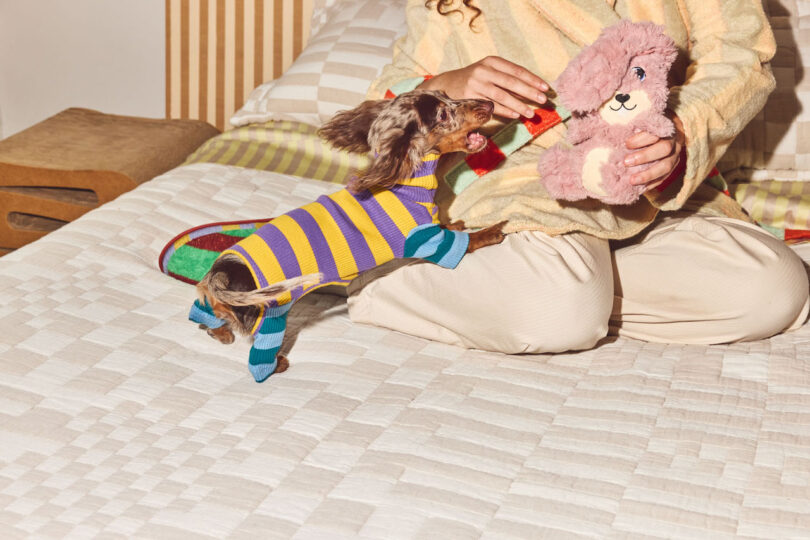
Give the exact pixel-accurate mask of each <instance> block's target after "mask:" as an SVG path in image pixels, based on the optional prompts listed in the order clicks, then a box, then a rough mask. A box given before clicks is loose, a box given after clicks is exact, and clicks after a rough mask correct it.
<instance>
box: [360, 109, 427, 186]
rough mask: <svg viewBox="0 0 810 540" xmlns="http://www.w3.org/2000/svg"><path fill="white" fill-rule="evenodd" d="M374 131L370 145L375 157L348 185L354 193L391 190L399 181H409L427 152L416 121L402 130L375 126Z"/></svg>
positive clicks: (425, 143) (425, 142)
mask: <svg viewBox="0 0 810 540" xmlns="http://www.w3.org/2000/svg"><path fill="white" fill-rule="evenodd" d="M382 127H384V129H382ZM371 131H372V133H371V135H370V136H369V142H370V143H371V145H372V146H373V148H374V151H375V155H374V157H373V158H372V161H371V164H370V165H369V166H368V168H367V169H366V170H365V171H363V172H361V173H359V174H358V175H357V176H356V177H355V178H353V179H352V180H351V181H350V182H349V189H350V190H351V191H353V192H355V193H357V192H359V191H363V190H364V189H369V188H372V187H381V188H389V187H391V186H393V185H394V184H396V183H397V181H398V180H401V179H405V178H410V177H411V175H412V174H413V172H414V171H415V170H416V169H417V168H418V167H419V164H420V163H421V161H422V155H423V154H424V153H425V151H426V145H427V139H426V138H425V137H424V135H422V134H421V133H420V130H419V124H418V122H417V121H416V120H411V121H410V122H408V123H407V124H406V125H405V126H403V127H396V126H393V125H390V124H387V125H386V126H380V125H375V126H374V127H372V129H371Z"/></svg>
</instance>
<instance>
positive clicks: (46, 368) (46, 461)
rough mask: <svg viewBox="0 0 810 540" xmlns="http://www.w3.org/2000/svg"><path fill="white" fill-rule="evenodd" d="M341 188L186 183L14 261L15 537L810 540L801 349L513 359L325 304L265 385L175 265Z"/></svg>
mask: <svg viewBox="0 0 810 540" xmlns="http://www.w3.org/2000/svg"><path fill="white" fill-rule="evenodd" d="M334 189H336V187H335V186H334V185H330V184H323V183H319V182H315V181H302V180H300V179H295V178H293V177H288V176H282V175H278V174H271V173H266V172H260V171H252V170H245V169H238V168H232V167H226V166H221V165H193V166H187V167H183V168H180V169H176V170H175V171H172V172H170V173H168V174H167V175H164V176H162V177H160V178H158V179H156V180H154V181H151V182H148V183H147V184H144V185H143V186H141V187H140V188H138V189H137V190H135V191H133V192H131V193H128V194H126V195H124V196H122V197H120V198H119V199H117V200H116V201H114V202H112V203H110V204H108V205H106V206H104V207H102V208H100V209H98V210H96V211H93V212H91V213H89V214H87V215H86V216H84V217H83V218H81V219H79V220H78V221H76V222H74V223H72V224H70V225H68V226H66V227H64V228H63V229H61V230H59V231H57V232H56V233H53V234H51V235H49V236H48V237H46V238H45V239H43V240H41V241H39V242H36V243H34V244H32V245H30V246H27V247H26V248H23V249H21V250H19V251H17V252H15V253H12V254H11V255H9V256H7V257H4V258H2V259H0V538H20V537H44V538H65V537H68V538H90V537H93V538H97V537H101V538H132V537H139V538H188V537H194V538H223V537H232V538H329V539H333V538H356V537H361V538H384V539H389V538H391V539H397V538H419V539H423V538H424V539H432V538H441V539H450V538H453V539H455V538H479V537H483V538H529V537H535V536H536V537H551V538H557V537H566V538H568V537H588V538H604V537H625V536H626V537H632V538H641V537H662V538H663V537H667V538H673V537H680V538H695V537H706V538H731V537H739V536H743V537H767V538H786V537H810V326H807V325H806V326H804V327H803V328H801V329H800V330H799V331H797V332H794V333H791V334H787V335H781V336H777V337H774V338H772V339H770V340H766V341H759V342H754V343H745V344H737V345H730V346H719V347H703V346H684V345H660V344H648V343H642V342H637V341H632V340H627V339H618V340H615V339H608V340H606V341H605V342H604V343H602V344H601V345H600V346H599V347H597V348H596V349H594V350H591V351H587V352H583V353H579V354H560V355H547V356H507V355H501V354H491V353H482V352H478V351H469V350H463V349H460V348H455V347H451V346H446V345H441V344H436V343H431V342H428V341H425V340H422V339H417V338H414V337H410V336H406V335H402V334H399V333H397V332H392V331H388V330H383V329H379V328H373V327H367V326H359V325H354V324H352V323H351V322H350V321H349V319H348V317H347V314H346V307H345V300H344V299H342V298H339V297H334V296H328V295H311V296H309V297H307V298H306V299H305V300H303V301H302V302H300V303H299V304H298V305H297V306H296V308H295V309H294V310H293V312H292V313H291V315H290V331H289V333H288V335H289V336H290V338H292V339H294V341H295V342H294V345H293V347H292V350H291V352H290V360H291V363H292V367H291V368H290V369H289V370H288V371H287V372H286V373H283V374H279V375H274V376H273V377H271V378H270V379H268V381H267V382H265V383H263V384H256V383H255V382H253V380H252V377H251V376H250V374H249V372H248V370H247V366H246V362H247V353H248V349H249V344H248V343H247V342H244V341H242V342H239V343H237V344H235V345H231V346H224V345H221V344H219V343H217V342H215V341H214V340H212V339H210V338H208V337H207V336H206V335H205V334H204V333H202V332H200V331H199V330H198V329H197V328H196V326H195V325H194V324H192V323H190V322H188V321H187V319H186V316H187V312H188V307H189V305H190V302H191V300H192V299H193V297H194V291H193V288H192V287H191V286H189V285H185V284H183V283H180V282H178V281H175V280H173V279H171V278H168V277H166V276H165V275H163V274H161V273H160V272H159V271H158V270H157V267H156V260H157V255H158V253H159V251H160V249H161V248H162V247H163V245H164V244H165V243H166V242H167V241H168V240H170V239H171V238H172V237H173V236H174V235H175V234H177V233H178V232H180V231H182V230H185V229H187V228H189V227H191V226H193V225H197V224H202V223H207V222H211V221H217V220H223V219H249V218H260V217H265V216H271V215H274V214H277V213H280V212H283V211H286V210H289V209H291V208H293V207H295V206H299V205H301V204H303V203H305V202H307V201H309V200H311V199H313V198H314V197H316V196H317V195H320V194H322V193H324V192H328V191H332V190H334Z"/></svg>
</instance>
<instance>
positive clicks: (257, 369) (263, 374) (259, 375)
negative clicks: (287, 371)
mask: <svg viewBox="0 0 810 540" xmlns="http://www.w3.org/2000/svg"><path fill="white" fill-rule="evenodd" d="M250 352H251V356H253V350H252V349H251V351H250ZM276 367H278V359H277V358H273V361H272V362H268V363H261V364H254V363H248V369H249V370H250V373H251V375H253V379H255V381H256V382H264V381H265V379H267V378H268V377H269V376H270V375H272V374H273V373H275V372H276Z"/></svg>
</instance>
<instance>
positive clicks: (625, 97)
mask: <svg viewBox="0 0 810 540" xmlns="http://www.w3.org/2000/svg"><path fill="white" fill-rule="evenodd" d="M613 99H615V100H616V101H618V102H619V103H622V104H624V103H625V102H626V101H628V100H629V99H630V94H616V96H615V97H614V98H613Z"/></svg>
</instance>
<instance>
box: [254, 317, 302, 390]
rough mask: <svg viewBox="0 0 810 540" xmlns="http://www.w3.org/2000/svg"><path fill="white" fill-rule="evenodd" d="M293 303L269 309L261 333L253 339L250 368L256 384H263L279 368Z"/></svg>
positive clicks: (260, 329)
mask: <svg viewBox="0 0 810 540" xmlns="http://www.w3.org/2000/svg"><path fill="white" fill-rule="evenodd" d="M291 307H292V302H290V303H287V304H283V305H280V306H276V307H267V308H265V309H266V310H267V312H266V316H265V319H264V321H263V322H262V325H261V326H260V327H259V331H258V332H257V333H256V335H255V336H254V337H253V346H252V347H251V348H250V356H249V357H248V368H249V369H250V373H251V374H252V375H253V378H254V379H255V380H256V382H263V381H264V380H265V379H267V377H269V376H270V375H272V374H273V373H275V371H276V368H277V367H278V358H277V356H278V351H279V349H281V342H282V341H283V340H284V331H285V330H286V329H287V313H289V311H290V308H291Z"/></svg>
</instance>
